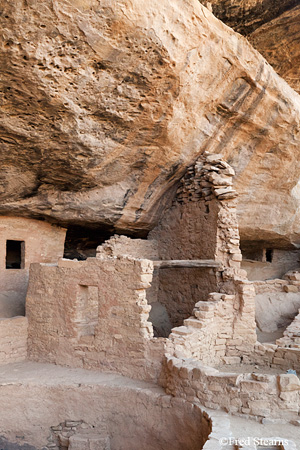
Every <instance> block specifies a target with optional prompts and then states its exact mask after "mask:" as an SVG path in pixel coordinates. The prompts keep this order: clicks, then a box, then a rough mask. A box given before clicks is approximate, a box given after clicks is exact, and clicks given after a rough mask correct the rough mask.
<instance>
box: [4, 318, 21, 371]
mask: <svg viewBox="0 0 300 450" xmlns="http://www.w3.org/2000/svg"><path fill="white" fill-rule="evenodd" d="M27 324H28V323H27V318H26V317H13V318H11V319H0V364H9V363H14V362H19V361H23V360H24V359H26V357H27Z"/></svg>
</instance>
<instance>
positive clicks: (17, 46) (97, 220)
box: [0, 0, 300, 243]
mask: <svg viewBox="0 0 300 450" xmlns="http://www.w3.org/2000/svg"><path fill="white" fill-rule="evenodd" d="M0 22H1V23H0V25H1V28H2V30H3V33H2V39H1V46H0V52H1V65H2V67H1V70H2V79H1V117H0V142H1V147H0V149H1V150H0V161H1V173H0V186H1V195H0V211H1V212H2V213H9V214H15V215H30V216H34V217H45V218H47V219H49V220H54V221H58V222H59V223H61V224H63V225H67V224H83V225H95V224H98V225H99V224H102V225H106V226H111V227H115V228H116V229H117V230H120V231H124V230H126V231H130V230H132V231H133V232H143V231H147V230H149V229H151V228H152V227H153V226H154V224H155V223H156V221H157V219H158V216H159V213H160V210H161V209H162V208H163V207H164V205H165V203H166V202H167V200H168V197H169V196H170V195H171V192H172V189H173V186H174V184H175V183H176V181H177V180H178V179H179V178H180V177H181V176H182V175H183V173H184V171H185V170H186V168H187V167H188V166H189V165H190V164H191V163H192V162H193V161H195V159H196V158H197V156H199V155H200V154H201V153H203V151H204V150H207V151H209V152H212V153H222V155H223V156H224V158H226V159H227V160H228V161H229V162H230V164H231V165H233V166H234V168H235V169H236V178H235V185H236V188H237V190H238V191H239V193H240V200H239V216H240V226H241V234H242V237H243V238H244V239H250V240H251V239H256V240H257V239H264V240H268V241H269V242H270V241H274V242H275V241H277V240H278V241H280V242H281V243H282V242H283V243H289V242H291V241H292V242H299V240H300V223H299V220H298V218H299V217H298V216H299V214H300V212H299V211H300V209H299V207H300V188H299V187H298V186H299V185H298V181H299V166H300V160H299V157H298V152H299V144H300V133H299V131H300V123H299V122H300V119H299V117H300V115H299V112H300V97H299V96H298V95H297V94H296V93H295V92H294V91H293V90H292V89H291V88H290V87H289V86H288V85H287V84H286V83H285V82H284V81H283V80H282V79H281V78H280V77H279V76H277V75H276V73H275V72H274V70H273V69H272V68H271V67H270V66H269V64H267V63H266V61H265V60H264V59H263V57H262V56H260V55H259V54H258V53H257V52H256V51H255V50H253V48H252V47H251V45H250V44H249V43H248V42H247V41H246V40H245V39H244V38H243V37H241V36H239V35H237V34H235V33H234V32H233V31H231V30H230V29H229V28H228V27H226V26H225V25H224V24H222V23H221V22H220V21H219V20H218V19H216V18H215V17H214V16H213V15H212V14H211V13H210V12H209V11H208V10H207V9H206V8H204V7H203V6H202V5H201V4H200V3H199V2H198V1H197V0H189V1H185V0H173V1H172V2H169V1H167V0H160V1H158V0H145V1H143V2H140V0H131V1H125V0H119V1H108V0H107V1H106V0H101V1H100V2H99V1H96V0H74V1H72V2H69V1H67V0H60V1H57V0H45V1H44V2H42V3H41V2H36V1H35V0H26V1H25V0H24V1H23V0H8V1H7V2H5V3H4V4H3V5H2V7H1V16H0ZM260 230H261V231H260ZM258 233H259V234H258ZM282 237H283V240H282Z"/></svg>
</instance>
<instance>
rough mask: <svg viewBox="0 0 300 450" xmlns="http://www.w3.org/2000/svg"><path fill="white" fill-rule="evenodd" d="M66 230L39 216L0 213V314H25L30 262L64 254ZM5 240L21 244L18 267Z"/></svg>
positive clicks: (54, 260)
mask: <svg viewBox="0 0 300 450" xmlns="http://www.w3.org/2000/svg"><path fill="white" fill-rule="evenodd" d="M65 234H66V230H65V229H64V228H60V227H57V226H54V225H50V224H49V223H46V222H42V221H39V220H33V219H26V218H21V217H6V216H1V217H0V317H13V316H19V315H24V314H25V298H26V292H27V286H28V274H29V266H30V264H31V263H32V262H41V263H55V262H57V260H58V258H61V257H62V256H63V252H64V242H65ZM7 241H10V242H12V243H13V244H14V243H17V245H19V247H20V253H21V255H17V256H21V263H20V268H15V267H14V263H13V259H12V258H13V257H14V256H15V255H14V254H13V251H12V255H11V256H10V255H9V250H8V249H7ZM18 243H19V244H18ZM8 267H9V268H8Z"/></svg>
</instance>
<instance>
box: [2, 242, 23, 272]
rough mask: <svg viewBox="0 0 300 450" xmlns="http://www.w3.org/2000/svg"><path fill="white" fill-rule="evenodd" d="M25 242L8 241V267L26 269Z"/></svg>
mask: <svg viewBox="0 0 300 450" xmlns="http://www.w3.org/2000/svg"><path fill="white" fill-rule="evenodd" d="M24 266H25V242H24V241H6V269H24Z"/></svg>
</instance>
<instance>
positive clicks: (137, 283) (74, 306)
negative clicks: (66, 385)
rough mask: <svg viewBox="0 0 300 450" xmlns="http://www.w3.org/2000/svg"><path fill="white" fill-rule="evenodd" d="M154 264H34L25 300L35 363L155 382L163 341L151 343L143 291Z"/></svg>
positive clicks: (116, 260)
mask: <svg viewBox="0 0 300 450" xmlns="http://www.w3.org/2000/svg"><path fill="white" fill-rule="evenodd" d="M152 272H153V264H152V262H151V261H149V260H137V259H134V258H130V257H103V258H101V259H100V258H97V259H96V258H89V259H87V260H86V261H80V262H78V261H71V260H60V261H59V264H58V266H47V265H41V264H33V265H32V266H31V269H30V281H29V289H28V294H27V301H26V305H27V307H26V310H27V317H28V321H29V339H28V344H29V356H30V358H31V359H33V360H35V361H43V362H52V363H56V364H62V365H68V366H71V367H85V368H99V369H101V370H105V371H116V372H119V373H122V374H124V375H128V376H131V377H136V378H141V379H144V380H149V379H157V377H158V376H159V373H160V367H161V360H162V356H163V345H164V340H163V339H152V337H153V328H152V324H151V323H150V322H148V316H149V311H150V306H149V305H148V304H147V301H146V291H145V289H146V288H148V287H149V286H150V283H151V280H152Z"/></svg>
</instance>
